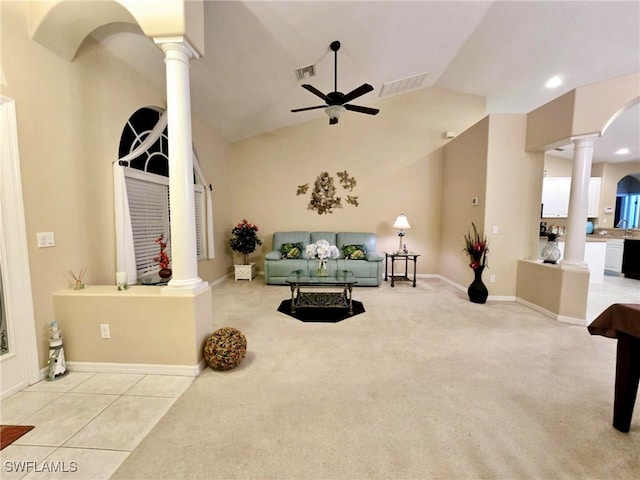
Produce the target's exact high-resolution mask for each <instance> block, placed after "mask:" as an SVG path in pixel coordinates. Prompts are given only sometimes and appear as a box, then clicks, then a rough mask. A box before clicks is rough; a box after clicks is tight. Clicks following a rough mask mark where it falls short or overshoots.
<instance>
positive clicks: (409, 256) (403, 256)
mask: <svg viewBox="0 0 640 480" xmlns="http://www.w3.org/2000/svg"><path fill="white" fill-rule="evenodd" d="M419 256H420V255H418V254H416V253H412V252H407V253H404V252H400V253H397V252H393V253H389V252H384V281H385V282H386V281H387V278H391V286H392V287H394V286H395V282H403V281H404V282H413V286H414V287H415V286H416V269H417V266H418V257H419ZM389 259H391V275H389V274H388V273H389V261H388V260H389ZM396 259H399V260H404V273H403V274H401V275H396V272H395V263H396ZM409 260H413V279H411V278H409Z"/></svg>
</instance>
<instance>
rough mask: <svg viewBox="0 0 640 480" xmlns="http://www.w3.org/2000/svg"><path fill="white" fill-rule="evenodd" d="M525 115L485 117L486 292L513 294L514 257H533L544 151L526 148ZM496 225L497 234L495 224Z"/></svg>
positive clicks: (536, 240)
mask: <svg viewBox="0 0 640 480" xmlns="http://www.w3.org/2000/svg"><path fill="white" fill-rule="evenodd" d="M526 131H527V118H526V115H524V114H521V115H518V114H508V115H507V114H503V115H491V116H490V117H489V148H488V165H487V191H486V212H485V220H484V231H485V232H486V233H487V236H488V237H489V238H490V243H491V245H490V247H491V255H490V269H489V270H486V271H485V276H486V277H487V278H485V281H490V278H491V275H495V283H489V284H488V285H489V287H490V295H493V296H515V285H516V277H517V262H518V260H519V259H523V258H533V259H535V258H536V257H537V252H538V236H539V219H540V198H541V195H542V171H543V166H544V159H543V154H542V153H528V152H525V151H524V144H525V136H526ZM495 228H497V233H495V232H494V229H495Z"/></svg>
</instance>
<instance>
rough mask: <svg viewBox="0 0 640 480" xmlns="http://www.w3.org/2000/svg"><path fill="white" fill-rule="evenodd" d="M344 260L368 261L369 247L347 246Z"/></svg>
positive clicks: (344, 248) (344, 249)
mask: <svg viewBox="0 0 640 480" xmlns="http://www.w3.org/2000/svg"><path fill="white" fill-rule="evenodd" d="M342 250H343V251H344V258H345V259H347V260H366V259H367V257H366V253H367V247H366V246H365V245H345V246H344V247H343V248H342Z"/></svg>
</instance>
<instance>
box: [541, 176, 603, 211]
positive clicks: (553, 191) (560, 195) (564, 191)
mask: <svg viewBox="0 0 640 480" xmlns="http://www.w3.org/2000/svg"><path fill="white" fill-rule="evenodd" d="M601 182H602V179H601V178H600V177H591V178H590V179H589V197H588V200H587V217H590V218H595V217H597V216H598V207H599V205H600V186H601ZM570 191H571V177H547V178H544V179H543V183H542V217H543V218H566V217H567V216H568V214H569V193H570Z"/></svg>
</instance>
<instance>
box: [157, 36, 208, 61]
mask: <svg viewBox="0 0 640 480" xmlns="http://www.w3.org/2000/svg"><path fill="white" fill-rule="evenodd" d="M153 42H154V43H155V44H156V45H158V46H159V47H160V48H161V49H162V51H163V52H164V53H165V55H167V56H169V55H170V52H176V53H181V54H182V55H184V56H185V57H186V60H187V61H188V60H189V59H191V58H195V59H198V58H200V54H199V53H198V51H197V50H196V49H195V48H193V45H191V44H190V43H189V40H187V39H186V38H184V37H156V38H154V39H153Z"/></svg>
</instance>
